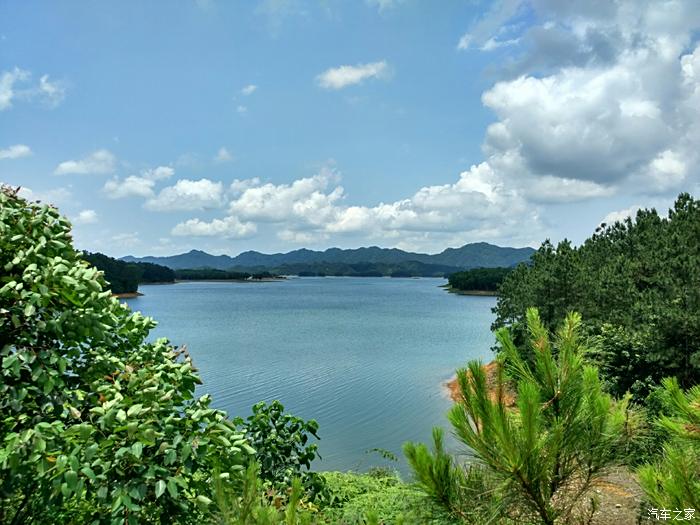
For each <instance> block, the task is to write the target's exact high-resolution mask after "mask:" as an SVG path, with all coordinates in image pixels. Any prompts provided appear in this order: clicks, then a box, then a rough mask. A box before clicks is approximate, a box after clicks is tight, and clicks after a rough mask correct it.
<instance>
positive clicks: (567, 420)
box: [449, 309, 626, 525]
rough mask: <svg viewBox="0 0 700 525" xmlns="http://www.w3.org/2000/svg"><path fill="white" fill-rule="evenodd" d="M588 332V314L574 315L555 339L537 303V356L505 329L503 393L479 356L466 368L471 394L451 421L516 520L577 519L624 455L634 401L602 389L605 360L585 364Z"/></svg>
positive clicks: (465, 389)
mask: <svg viewBox="0 0 700 525" xmlns="http://www.w3.org/2000/svg"><path fill="white" fill-rule="evenodd" d="M580 332H581V318H580V316H579V315H578V314H569V315H567V317H566V320H565V322H564V324H563V326H561V328H560V329H559V330H558V331H557V333H556V336H555V337H554V338H552V337H551V336H550V333H549V331H548V330H547V328H546V327H545V326H544V324H543V323H542V321H541V320H540V318H539V315H538V312H537V310H536V309H528V311H527V333H528V345H529V350H530V354H531V355H532V356H533V357H532V361H531V362H528V361H526V360H524V359H523V358H522V357H521V355H522V351H521V350H519V349H518V348H517V347H516V345H515V344H514V342H513V339H512V338H511V335H510V333H509V332H508V330H506V329H501V330H499V331H498V333H497V339H498V341H499V343H500V345H501V352H500V355H499V361H500V365H501V366H499V377H498V379H497V385H496V389H495V392H492V391H491V390H490V389H489V385H488V384H487V379H486V374H485V372H484V370H483V368H482V366H481V364H480V363H479V362H476V361H474V362H471V363H470V364H469V367H468V369H467V370H464V369H463V370H460V371H459V372H458V380H459V386H460V390H461V396H462V401H461V402H459V403H458V404H457V405H455V406H454V407H453V409H452V410H451V411H450V414H449V418H450V421H451V423H452V425H453V427H454V430H455V434H456V436H457V437H458V439H459V440H460V441H462V443H464V444H465V445H467V446H468V447H470V449H471V450H473V453H474V454H475V455H476V457H477V459H478V460H479V461H480V462H482V463H483V464H484V465H485V466H486V467H488V469H489V470H490V471H491V472H492V473H493V475H494V476H495V477H496V479H497V480H498V481H499V483H500V487H499V495H500V498H501V503H502V505H503V508H504V510H505V512H506V514H507V515H508V516H510V517H512V518H514V517H518V518H521V519H522V518H524V517H530V518H532V519H536V520H537V521H538V522H540V523H544V524H547V525H551V524H554V523H561V522H564V523H567V522H569V520H570V519H573V518H577V517H578V516H577V514H578V511H579V507H578V506H577V505H580V502H581V500H582V498H583V497H584V496H585V495H586V494H587V492H588V490H589V489H590V487H591V484H592V483H593V482H594V481H595V480H596V479H597V478H599V477H600V476H601V475H602V473H603V472H604V470H605V468H606V467H608V466H610V465H612V464H614V463H615V462H617V461H619V460H620V459H621V456H622V455H623V453H624V444H625V420H626V417H625V416H626V403H625V402H621V403H615V402H614V401H613V399H612V398H611V397H610V396H609V395H608V394H605V393H604V392H603V390H602V386H601V382H600V380H599V378H598V372H597V370H596V368H595V367H592V366H590V365H586V364H585V362H584V355H585V354H586V353H587V352H588V348H587V346H586V345H585V344H584V342H583V341H582V340H581V334H580ZM504 369H505V370H506V371H507V373H508V375H509V376H510V377H511V378H512V380H513V381H514V382H515V384H516V385H517V393H518V395H517V410H510V409H509V408H508V407H507V404H506V401H505V397H504V393H503V392H504V377H503V370H504Z"/></svg>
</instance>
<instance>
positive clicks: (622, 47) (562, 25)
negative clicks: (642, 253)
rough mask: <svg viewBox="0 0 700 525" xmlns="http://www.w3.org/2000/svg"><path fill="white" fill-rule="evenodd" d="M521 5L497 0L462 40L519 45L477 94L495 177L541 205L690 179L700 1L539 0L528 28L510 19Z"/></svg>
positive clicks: (662, 187)
mask: <svg viewBox="0 0 700 525" xmlns="http://www.w3.org/2000/svg"><path fill="white" fill-rule="evenodd" d="M520 5H521V2H506V1H503V2H500V3H498V4H494V10H493V12H492V13H491V14H490V15H488V16H487V17H486V18H485V19H484V20H483V21H481V22H479V23H477V25H476V26H475V27H476V29H474V30H472V31H470V33H469V34H468V35H467V36H466V37H465V40H464V42H462V45H460V47H462V48H465V47H467V48H468V47H480V48H485V47H490V46H492V44H490V42H493V43H494V44H493V45H495V44H496V43H498V42H504V43H505V42H508V43H509V45H510V44H512V45H517V46H518V47H520V48H521V55H519V56H518V57H517V59H516V60H515V62H513V63H511V64H510V66H511V67H512V71H513V72H517V74H516V75H515V77H514V78H509V79H505V80H501V81H500V82H497V83H496V84H495V85H493V86H492V87H491V88H490V89H488V90H486V91H485V92H484V94H483V96H482V101H483V103H484V105H485V106H486V107H487V108H489V109H491V110H492V111H493V112H494V113H495V115H496V117H497V121H496V122H495V123H493V124H492V125H490V126H489V128H488V129H487V132H486V137H485V141H484V145H483V150H484V154H485V161H486V163H488V165H489V166H490V167H491V168H492V169H493V170H494V171H495V172H496V173H497V174H498V176H499V178H501V179H502V180H503V181H505V183H506V184H507V185H508V186H509V187H511V188H512V189H513V190H514V191H516V192H518V193H519V194H520V195H522V196H523V197H525V198H527V199H528V200H529V201H530V202H533V203H535V204H537V203H540V204H541V203H549V202H571V201H575V200H584V199H592V198H599V197H605V196H609V195H613V194H615V193H616V192H620V191H626V192H637V193H646V194H659V193H664V192H665V193H672V192H676V191H678V190H679V189H681V188H683V187H686V185H687V184H688V182H691V181H690V178H691V176H696V175H694V174H696V173H697V171H698V167H699V166H698V153H697V144H698V143H699V141H700V124H699V123H700V47H698V46H697V42H695V43H693V34H694V31H695V30H697V29H698V28H699V27H700V12H698V10H697V8H696V7H695V4H694V2H692V1H683V0H675V1H672V2H653V1H642V2H632V1H631V0H623V1H621V2H602V3H601V2H593V3H590V2H580V3H571V2H555V1H553V0H535V1H533V2H532V4H531V7H532V9H533V10H534V14H535V17H536V20H538V22H537V23H535V24H530V25H529V26H528V28H527V29H526V30H524V29H522V26H523V24H518V23H512V22H513V21H512V18H513V17H514V16H516V17H517V16H519V15H518V13H520V12H521V11H522V10H521V8H520ZM518 28H520V29H518ZM477 29H478V30H477ZM517 31H521V33H520V34H516V33H517ZM523 31H524V32H523ZM506 73H507V71H506Z"/></svg>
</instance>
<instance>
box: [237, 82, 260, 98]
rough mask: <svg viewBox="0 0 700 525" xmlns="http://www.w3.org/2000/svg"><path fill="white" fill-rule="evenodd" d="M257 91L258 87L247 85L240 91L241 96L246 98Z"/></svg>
mask: <svg viewBox="0 0 700 525" xmlns="http://www.w3.org/2000/svg"><path fill="white" fill-rule="evenodd" d="M257 89H258V86H256V85H255V84H248V85H247V86H245V87H244V88H242V89H241V95H244V96H246V97H247V96H248V95H252V94H253V93H255V91H256V90H257Z"/></svg>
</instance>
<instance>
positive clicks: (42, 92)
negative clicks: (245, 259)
mask: <svg viewBox="0 0 700 525" xmlns="http://www.w3.org/2000/svg"><path fill="white" fill-rule="evenodd" d="M31 78H32V74H31V72H29V71H27V70H24V69H20V68H18V67H15V68H13V69H11V70H9V71H3V72H2V73H1V74H0V111H3V110H6V109H10V108H11V107H12V105H13V101H14V100H15V99H17V100H20V99H21V100H27V101H30V100H37V101H39V102H41V103H43V104H45V105H47V106H48V107H51V108H53V107H56V106H58V105H59V104H60V103H61V102H63V99H64V98H65V96H66V88H65V84H64V83H63V82H61V81H52V80H49V75H43V76H42V77H41V78H40V79H39V83H38V84H33V83H32V82H31Z"/></svg>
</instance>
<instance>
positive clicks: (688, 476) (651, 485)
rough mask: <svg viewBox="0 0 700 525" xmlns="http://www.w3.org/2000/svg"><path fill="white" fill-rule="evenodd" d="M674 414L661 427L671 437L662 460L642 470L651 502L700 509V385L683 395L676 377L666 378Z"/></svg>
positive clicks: (667, 391)
mask: <svg viewBox="0 0 700 525" xmlns="http://www.w3.org/2000/svg"><path fill="white" fill-rule="evenodd" d="M662 384H663V388H664V393H665V394H666V402H667V403H668V404H669V405H670V409H671V415H665V416H662V417H661V418H660V420H659V427H660V429H661V430H662V431H665V432H666V433H667V434H668V435H669V441H668V442H667V443H666V444H665V445H664V448H663V455H662V457H661V459H660V460H659V461H657V462H655V463H654V464H648V465H645V466H643V467H641V468H640V469H639V480H640V483H641V485H642V488H643V489H644V491H645V492H646V495H647V498H648V499H649V501H650V502H651V503H652V505H654V506H655V507H658V508H665V509H688V508H692V509H696V512H697V511H698V510H699V509H700V386H694V387H693V388H691V389H689V390H688V391H687V392H683V391H682V390H681V388H680V387H679V385H678V381H677V380H676V379H675V378H667V379H664V380H663V382H662Z"/></svg>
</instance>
